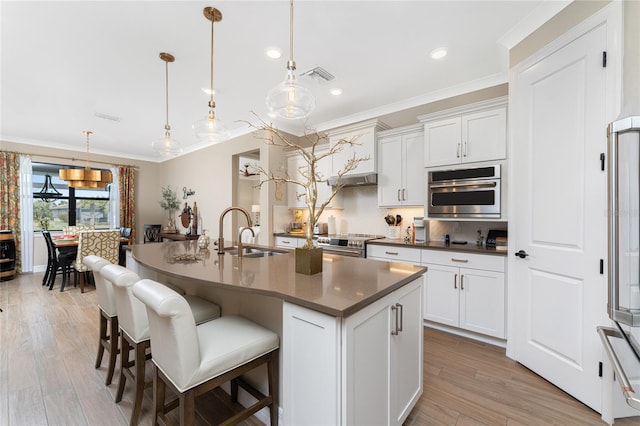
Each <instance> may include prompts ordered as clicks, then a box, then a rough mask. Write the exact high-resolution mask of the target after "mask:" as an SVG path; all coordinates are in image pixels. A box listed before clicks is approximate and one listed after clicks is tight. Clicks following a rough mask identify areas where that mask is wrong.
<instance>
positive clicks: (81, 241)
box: [73, 230, 120, 293]
mask: <svg viewBox="0 0 640 426" xmlns="http://www.w3.org/2000/svg"><path fill="white" fill-rule="evenodd" d="M119 252H120V231H118V230H100V231H80V232H78V251H77V256H76V261H75V262H74V264H73V267H74V269H75V272H76V276H77V275H80V292H81V293H84V285H85V282H86V281H87V273H88V272H89V271H90V268H89V267H88V266H87V265H85V264H84V263H83V262H82V260H83V259H84V258H85V256H90V255H96V256H100V257H102V258H103V259H106V260H108V261H109V262H110V263H115V264H117V263H118V255H119Z"/></svg>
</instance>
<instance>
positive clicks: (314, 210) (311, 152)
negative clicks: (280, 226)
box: [248, 114, 370, 249]
mask: <svg viewBox="0 0 640 426" xmlns="http://www.w3.org/2000/svg"><path fill="white" fill-rule="evenodd" d="M254 115H256V114H254ZM256 117H257V118H258V120H259V124H253V123H248V124H249V126H251V127H252V128H254V129H256V130H260V131H261V132H259V135H258V136H257V138H258V139H261V140H263V141H264V142H265V143H266V144H267V145H272V146H280V147H282V148H289V149H291V150H292V151H294V152H296V153H298V154H300V155H301V156H302V158H303V159H304V162H305V163H306V164H305V165H303V166H300V167H298V173H299V176H292V175H291V174H290V173H291V171H281V174H277V173H274V172H273V171H271V170H266V169H264V168H263V167H262V166H257V167H256V171H257V172H258V173H259V174H260V176H261V179H260V183H259V184H258V186H262V185H263V184H264V183H266V182H275V183H287V184H289V185H298V186H300V187H302V188H304V196H305V197H306V204H307V211H308V215H309V218H308V223H307V227H306V230H305V237H306V243H305V245H304V247H303V248H306V249H311V248H313V228H314V226H315V224H316V223H317V222H318V220H319V219H320V215H322V212H323V211H324V209H325V207H327V206H328V205H329V203H331V200H333V198H334V197H335V196H336V194H337V193H338V191H340V190H341V189H342V187H343V186H344V185H343V184H342V183H341V181H342V177H343V176H344V175H346V174H347V173H349V172H351V171H353V170H355V169H356V168H357V167H358V165H359V164H360V163H362V162H363V161H368V160H370V157H368V156H367V157H356V156H355V154H354V155H353V156H352V157H351V158H349V159H348V160H347V162H346V164H345V165H344V166H343V167H342V169H341V170H339V171H338V172H337V174H336V176H337V180H336V185H335V186H333V187H332V192H331V195H330V196H329V197H328V198H327V199H326V200H324V201H322V202H320V201H319V200H318V185H319V184H321V185H326V184H327V180H328V178H329V176H323V175H322V174H321V173H320V172H318V169H317V167H318V163H319V162H320V161H321V160H323V159H324V158H326V157H330V156H332V155H334V154H336V153H338V152H340V151H342V150H343V149H344V148H345V147H347V146H353V145H360V143H359V142H358V141H357V139H358V137H353V138H350V139H340V140H339V141H337V142H335V143H334V144H333V145H330V144H328V143H327V142H328V136H327V135H326V134H325V133H316V132H315V131H313V130H312V129H306V130H305V135H304V138H305V139H306V140H307V141H308V142H309V146H308V147H305V146H303V145H301V144H299V143H297V142H294V141H293V140H292V138H291V137H289V135H287V134H286V133H284V132H281V131H280V130H279V129H277V128H275V127H273V126H272V125H271V124H269V123H267V122H265V121H264V120H262V119H261V118H260V117H258V116H257V115H256ZM260 135H263V136H260ZM325 145H329V149H328V150H327V151H324V146H325ZM319 146H320V148H321V149H323V151H322V153H320V154H319V153H317V152H316V150H317V149H318V147H319ZM318 203H320V204H318Z"/></svg>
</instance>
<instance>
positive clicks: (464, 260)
mask: <svg viewBox="0 0 640 426" xmlns="http://www.w3.org/2000/svg"><path fill="white" fill-rule="evenodd" d="M451 261H452V262H460V263H469V259H456V258H455V257H452V258H451Z"/></svg>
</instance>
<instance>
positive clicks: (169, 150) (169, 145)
mask: <svg viewBox="0 0 640 426" xmlns="http://www.w3.org/2000/svg"><path fill="white" fill-rule="evenodd" d="M160 59H162V60H163V61H164V66H165V87H164V89H165V114H166V115H165V117H166V121H165V125H164V137H163V138H160V139H158V140H155V141H153V143H152V144H151V146H152V147H153V150H154V151H156V152H157V153H159V154H160V155H162V156H163V157H167V158H168V157H175V156H176V155H178V154H180V153H182V145H181V144H180V142H178V141H176V140H175V139H172V138H171V126H169V62H173V61H175V60H176V58H174V56H173V55H172V54H170V53H165V52H162V53H160Z"/></svg>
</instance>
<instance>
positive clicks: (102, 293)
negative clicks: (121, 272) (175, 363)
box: [82, 255, 119, 386]
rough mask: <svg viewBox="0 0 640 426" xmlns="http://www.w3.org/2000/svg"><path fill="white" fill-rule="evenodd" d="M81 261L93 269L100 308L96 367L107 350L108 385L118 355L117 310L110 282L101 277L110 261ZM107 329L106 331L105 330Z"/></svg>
mask: <svg viewBox="0 0 640 426" xmlns="http://www.w3.org/2000/svg"><path fill="white" fill-rule="evenodd" d="M82 262H83V263H84V264H85V266H86V267H87V268H89V270H92V271H93V277H94V281H95V283H96V299H97V300H98V308H100V312H99V313H100V319H99V321H100V336H99V339H98V355H97V356H96V365H95V367H96V368H100V365H101V364H102V357H103V355H104V351H105V349H106V350H107V352H109V365H108V366H107V377H106V379H105V385H107V386H109V385H110V384H111V380H112V379H113V372H114V371H115V367H116V357H117V356H118V353H119V350H118V335H119V328H118V311H117V310H116V302H115V299H114V297H113V288H112V287H111V283H110V282H108V281H105V280H104V278H102V268H104V267H105V266H107V265H111V262H109V261H108V260H106V259H104V258H102V257H100V256H95V255H91V256H86V257H85V258H84V259H83V260H82ZM107 330H108V332H107Z"/></svg>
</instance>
